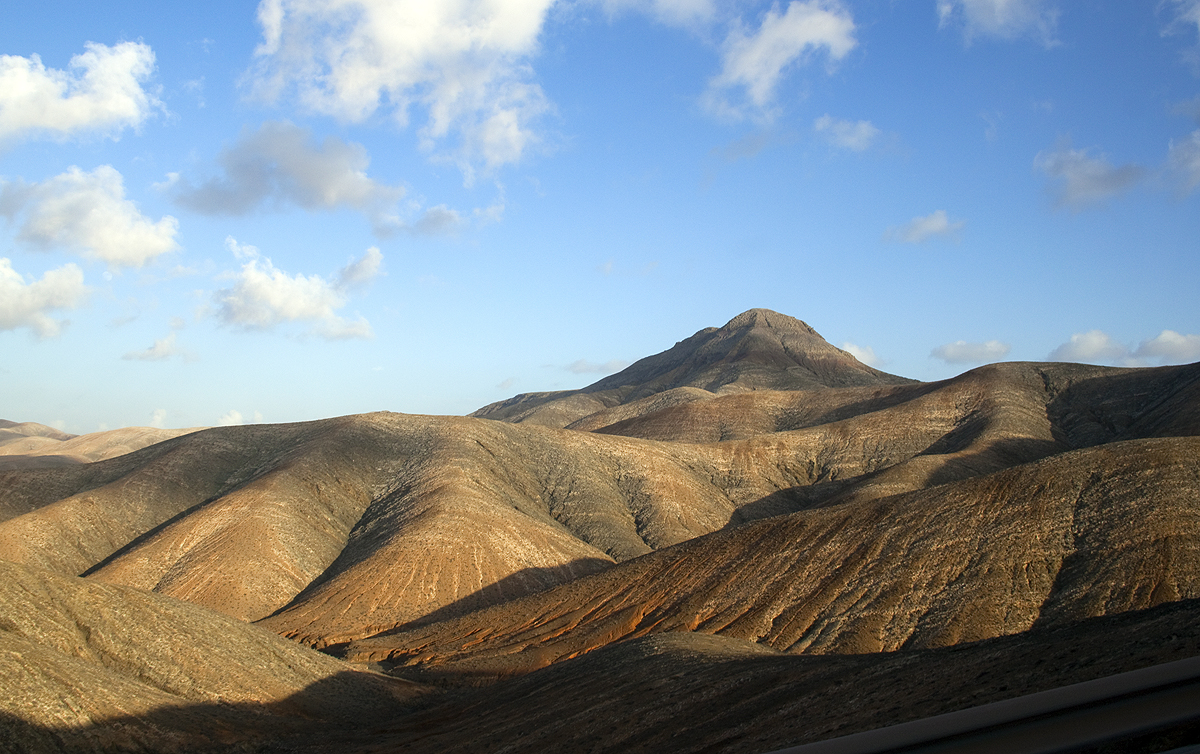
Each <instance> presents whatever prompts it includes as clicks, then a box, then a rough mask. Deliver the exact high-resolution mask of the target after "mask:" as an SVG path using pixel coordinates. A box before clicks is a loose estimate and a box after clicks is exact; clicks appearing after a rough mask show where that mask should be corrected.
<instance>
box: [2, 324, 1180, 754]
mask: <svg viewBox="0 0 1200 754" xmlns="http://www.w3.org/2000/svg"><path fill="white" fill-rule="evenodd" d="M0 571H2V572H3V573H2V575H0V751H14V752H18V751H19V752H76V751H86V752H110V751H113V752H115V751H144V752H176V751H178V752H191V751H213V752H256V751H262V752H312V753H314V754H315V753H316V752H384V751H405V752H444V751H448V750H449V751H478V752H491V751H505V752H534V751H538V752H542V751H567V750H572V751H592V752H618V751H620V752H637V751H645V752H649V751H678V752H715V751H728V752H747V753H753V752H770V751H774V750H777V749H781V748H785V747H789V746H796V745H800V744H805V743H810V742H814V741H821V740H825V739H829V738H834V737H837V736H844V735H848V734H852V733H857V732H861V731H866V730H872V729H876V728H880V727H884V726H888V725H893V724H897V723H902V722H905V721H910V720H915V719H918V718H923V717H928V716H931V715H937V714H942V713H946V712H951V711H954V710H959V709H965V708H968V707H973V706H977V705H981V704H986V703H989V702H995V701H999V700H1003V699H1009V698H1013V697H1018V696H1022V695H1025V694H1031V693H1035V692H1039V691H1044V690H1047V689H1052V688H1056V687H1060V686H1064V685H1067V684H1072V683H1078V682H1082V681H1087V680H1091V679H1095V678H1101V677H1105V676H1108V675H1112V674H1115V673H1121V672H1126V671H1130V670H1135V669H1138V668H1143V667H1148V666H1151V665H1156V664H1160V663H1166V662H1171V661H1175V660H1181V659H1184V658H1190V657H1194V656H1197V655H1200V630H1197V629H1196V626H1197V625H1200V622H1198V621H1200V363H1198V364H1191V365H1184V366H1167V367H1157V368H1136V369H1132V368H1115V367H1100V366H1088V365H1081V364H1065V363H1042V362H1036V363H1035V362H1026V363H1019V362H1012V363H999V364H992V365H988V366H983V367H979V368H977V369H973V370H970V371H968V372H966V373H964V374H962V375H959V376H958V377H955V378H952V379H948V380H944V381H940V382H932V383H922V382H916V381H913V380H909V379H906V378H903V377H899V376H896V375H891V374H888V373H885V372H881V371H879V370H876V369H873V368H871V367H869V366H867V365H864V364H862V363H860V362H858V361H857V360H856V359H855V358H854V357H853V356H851V355H850V354H848V353H846V352H844V351H842V350H840V349H838V348H836V347H834V346H832V345H830V344H829V343H827V342H826V341H825V340H824V339H823V338H821V336H820V335H819V334H818V333H817V332H816V331H814V330H813V329H812V328H811V327H809V326H808V325H807V324H805V323H804V322H801V321H799V320H797V319H794V318H792V317H788V316H786V315H783V314H779V313H777V312H773V311H769V310H764V309H755V310H751V311H748V312H745V313H743V314H740V315H738V316H737V317H735V318H734V319H733V320H731V321H730V322H728V323H727V324H725V325H724V326H722V327H709V328H706V329H704V330H701V331H699V332H697V333H696V334H694V335H692V336H691V337H689V338H686V339H684V340H682V341H680V342H679V343H677V344H675V345H674V346H673V347H672V348H670V349H668V350H666V351H663V352H662V353H659V354H656V355H653V356H649V357H647V358H645V359H642V360H641V361H638V362H636V363H635V364H633V365H632V366H630V367H628V368H627V369H625V370H623V371H621V372H619V373H617V374H614V375H611V376H609V377H606V378H604V379H602V380H600V381H599V382H596V383H595V384H593V385H590V386H588V387H586V388H583V389H580V390H572V391H562V392H551V393H528V394H522V395H518V396H515V397H513V398H511V399H509V400H506V401H502V402H500V403H495V404H492V405H489V406H485V407H483V408H480V409H479V410H478V411H476V412H475V413H474V414H472V415H471V416H466V417H451V416H417V415H406V414H398V413H389V412H379V413H372V414H362V415H356V416H343V417H337V418H331V419H324V420H319V421H310V422H300V423H293V424H276V425H268V424H257V425H248V426H236V427H218V428H209V429H201V428H197V429H189V430H154V429H148V428H129V429H121V430H112V431H108V432H99V433H94V434H91V435H83V436H79V437H74V436H70V435H66V434H63V433H61V432H58V431H56V430H54V429H52V428H50V427H46V426H43V425H40V424H36V423H33V422H25V423H17V422H15V421H3V422H0ZM1197 721H1198V722H1197V723H1196V724H1194V725H1192V726H1191V727H1189V728H1187V729H1185V730H1182V731H1176V732H1175V733H1174V734H1172V735H1175V736H1176V738H1174V739H1171V738H1168V739H1164V741H1166V743H1163V742H1162V741H1159V742H1158V743H1157V744H1155V745H1159V744H1161V745H1163V746H1166V745H1167V744H1170V743H1176V744H1177V743H1179V742H1192V741H1193V740H1200V711H1198V714H1197ZM1121 750H1137V749H1121ZM1141 750H1145V751H1160V750H1162V748H1146V749H1141Z"/></svg>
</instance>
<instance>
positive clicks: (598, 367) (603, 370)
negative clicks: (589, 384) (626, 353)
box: [566, 359, 629, 374]
mask: <svg viewBox="0 0 1200 754" xmlns="http://www.w3.org/2000/svg"><path fill="white" fill-rule="evenodd" d="M627 366H629V362H628V361H621V360H620V359H613V360H611V361H606V362H604V363H603V364H597V363H596V362H593V361H588V360H587V359H580V360H579V361H575V362H572V363H570V364H567V366H566V370H567V371H568V372H572V373H574V374H611V373H613V372H619V371H621V370H622V369H624V368H625V367H627Z"/></svg>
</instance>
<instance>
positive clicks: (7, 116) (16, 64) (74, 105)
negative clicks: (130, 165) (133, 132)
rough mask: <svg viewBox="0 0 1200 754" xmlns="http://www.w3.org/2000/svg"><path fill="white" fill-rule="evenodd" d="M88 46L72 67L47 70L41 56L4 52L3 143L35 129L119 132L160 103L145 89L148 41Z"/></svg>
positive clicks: (0, 68)
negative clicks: (24, 55) (23, 55)
mask: <svg viewBox="0 0 1200 754" xmlns="http://www.w3.org/2000/svg"><path fill="white" fill-rule="evenodd" d="M85 48H86V50H87V51H86V52H84V53H82V54H80V55H76V56H75V57H73V58H71V63H70V70H69V71H61V70H56V69H53V68H46V66H45V65H43V64H42V60H41V58H39V57H38V56H37V55H31V56H29V57H28V58H23V57H19V56H16V55H0V143H2V142H4V141H7V140H9V139H13V138H16V137H20V136H25V135H28V134H37V133H47V134H53V135H55V136H59V137H65V136H70V135H72V134H75V133H79V132H81V131H99V132H107V133H116V132H118V131H120V130H121V129H123V128H125V127H126V126H135V127H136V126H138V125H140V124H141V123H142V122H143V121H144V120H145V119H146V118H147V117H149V115H150V113H151V112H152V111H153V110H154V108H156V107H160V106H161V105H162V103H161V102H159V101H158V99H157V98H156V97H155V96H154V95H153V94H152V93H149V92H147V91H146V90H145V89H143V88H142V82H144V81H146V80H147V79H148V78H149V77H150V74H151V73H152V72H153V71H154V52H153V51H152V50H151V49H150V48H149V47H148V46H147V45H144V44H141V43H138V42H122V43H121V44H118V45H114V46H112V47H107V46H105V45H102V44H96V43H95V42H88V43H87V44H86V45H85Z"/></svg>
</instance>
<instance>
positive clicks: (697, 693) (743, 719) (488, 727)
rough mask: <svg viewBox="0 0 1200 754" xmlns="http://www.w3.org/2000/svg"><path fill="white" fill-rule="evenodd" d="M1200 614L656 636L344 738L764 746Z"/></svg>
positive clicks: (1118, 667) (841, 728)
mask: <svg viewBox="0 0 1200 754" xmlns="http://www.w3.org/2000/svg"><path fill="white" fill-rule="evenodd" d="M1197 619H1200V601H1197V600H1188V601H1183V602H1177V603H1172V604H1169V605H1162V606H1160V607H1156V608H1153V609H1148V610H1144V611H1134V612H1128V613H1123V614H1121V615H1117V616H1105V617H1100V618H1093V619H1088V620H1084V621H1081V622H1078V623H1073V624H1071V625H1068V626H1061V627H1054V628H1038V629H1034V630H1031V631H1027V632H1023V633H1020V634H1016V635H1013V636H1006V637H1000V638H996V639H989V640H986V641H981V642H977V643H970V644H960V645H957V646H955V647H951V648H942V649H926V650H902V651H898V652H891V653H882V654H868V655H825V656H809V655H799V656H797V655H784V654H776V653H774V652H773V651H771V650H770V649H767V648H765V647H761V646H759V645H755V644H752V643H750V642H746V641H742V640H738V639H731V638H728V637H723V636H706V635H699V634H680V633H671V634H655V635H652V636H646V637H643V638H639V639H632V640H629V641H625V642H621V643H618V644H615V645H612V646H608V647H605V648H603V649H600V650H597V651H595V652H592V653H589V654H586V655H583V656H582V657H577V658H574V659H571V660H564V661H562V662H560V663H557V664H555V665H553V666H551V667H548V668H544V669H542V670H539V671H536V672H533V673H530V674H528V675H526V676H523V677H520V678H516V679H509V680H506V681H502V682H500V683H496V684H494V685H491V686H488V687H486V688H482V689H480V690H478V691H476V692H474V693H472V694H470V695H466V696H463V697H458V698H455V699H454V700H453V702H446V703H443V704H440V705H437V706H434V707H432V708H430V709H428V710H423V711H420V712H417V713H416V714H414V715H411V716H409V717H406V718H404V719H403V720H398V721H396V722H395V723H393V724H390V725H386V726H383V727H382V729H381V730H378V731H376V732H374V733H373V734H372V736H371V737H370V739H367V738H366V737H365V736H364V737H360V738H359V739H358V741H357V742H356V744H357V745H351V744H350V743H349V742H339V743H338V748H337V749H336V750H337V751H368V750H397V751H399V750H403V751H411V752H439V751H456V752H457V751H462V752H484V751H500V750H503V751H510V752H541V751H593V752H662V751H671V752H712V751H722V752H745V753H746V754H759V753H761V752H765V751H774V750H776V749H781V748H784V747H787V746H795V745H799V744H803V743H808V742H812V741H818V740H824V739H828V738H834V737H837V736H843V735H849V734H851V733H857V732H861V731H864V730H871V729H875V728H880V727H884V726H888V725H894V724H898V723H901V722H906V721H909V720H913V719H919V718H922V717H928V716H932V715H937V714H942V713H945V712H951V711H954V710H956V709H963V708H967V707H972V706H977V705H981V704H986V703H989V702H995V701H1000V700H1003V699H1010V698H1014V697H1017V696H1022V695H1025V694H1030V693H1035V692H1038V691H1044V690H1047V689H1050V688H1055V687H1059V686H1063V685H1067V684H1071V683H1079V682H1082V681H1087V680H1092V679H1095V678H1101V677H1104V676H1108V675H1112V674H1115V673H1121V672H1127V671H1130V670H1136V669H1139V668H1142V667H1147V666H1150V665H1156V664H1160V663H1165V662H1170V661H1174V660H1180V659H1184V658H1188V657H1194V656H1197V655H1200V634H1198V633H1197V632H1196V631H1195V630H1194V625H1195V623H1196V621H1197ZM441 680H442V681H443V682H448V681H449V680H450V678H449V677H444V678H442V679H441ZM460 680H462V681H467V682H469V680H470V679H469V678H460ZM1194 733H1195V731H1194V730H1193V735H1194ZM1186 740H1187V739H1182V740H1179V739H1175V740H1172V739H1169V738H1167V739H1163V741H1162V745H1160V746H1159V747H1158V748H1154V747H1150V748H1146V749H1143V750H1145V751H1162V750H1164V749H1166V748H1171V746H1172V745H1179V744H1182V743H1184V742H1186ZM360 747H361V748H360ZM370 747H378V748H376V749H372V748H370ZM300 750H302V751H333V750H335V749H333V748H326V747H324V746H320V745H316V746H312V747H311V748H309V747H300ZM1133 750H1136V749H1122V751H1133Z"/></svg>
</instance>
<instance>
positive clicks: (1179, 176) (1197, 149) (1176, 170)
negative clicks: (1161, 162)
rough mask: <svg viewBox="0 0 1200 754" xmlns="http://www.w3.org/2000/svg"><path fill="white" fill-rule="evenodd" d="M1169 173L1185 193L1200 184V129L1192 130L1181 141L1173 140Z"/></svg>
mask: <svg viewBox="0 0 1200 754" xmlns="http://www.w3.org/2000/svg"><path fill="white" fill-rule="evenodd" d="M1167 173H1168V174H1170V175H1171V176H1172V177H1174V179H1175V180H1176V182H1177V183H1178V185H1179V188H1180V190H1181V191H1182V192H1183V193H1190V192H1192V191H1194V190H1195V189H1196V187H1197V186H1200V131H1192V133H1191V135H1190V136H1186V137H1184V138H1183V139H1182V140H1181V141H1178V142H1176V141H1174V140H1172V141H1171V146H1170V149H1169V150H1168V151H1167Z"/></svg>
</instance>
